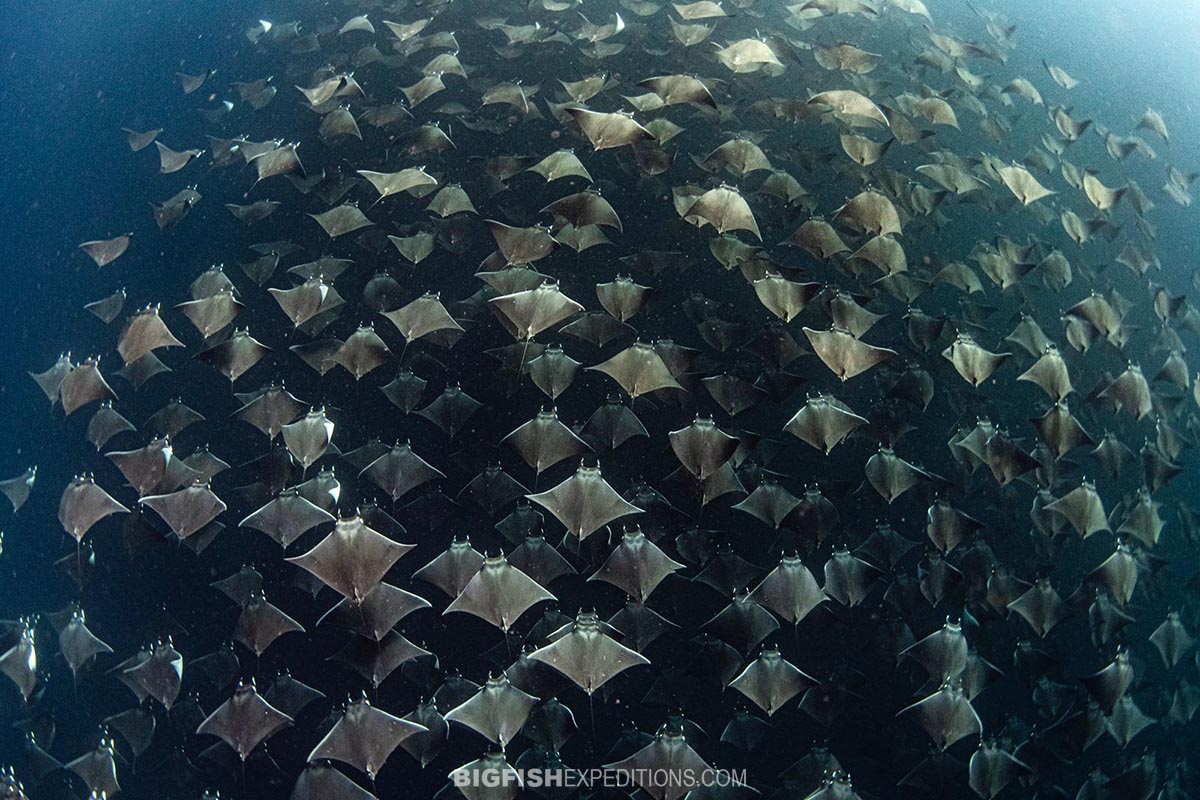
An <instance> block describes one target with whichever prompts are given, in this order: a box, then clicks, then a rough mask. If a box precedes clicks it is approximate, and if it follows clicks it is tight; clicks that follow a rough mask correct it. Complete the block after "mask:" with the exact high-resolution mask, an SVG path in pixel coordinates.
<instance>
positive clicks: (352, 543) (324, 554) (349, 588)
mask: <svg viewBox="0 0 1200 800" xmlns="http://www.w3.org/2000/svg"><path fill="white" fill-rule="evenodd" d="M412 548H413V545H406V544H400V543H399V542H394V541H392V540H391V539H389V538H387V537H386V536H384V535H383V534H381V533H379V532H378V531H376V530H373V529H372V528H369V527H367V525H366V524H365V523H364V522H363V521H362V518H361V517H358V516H354V517H350V518H349V519H340V520H338V521H337V524H336V525H334V529H333V531H331V532H330V533H329V535H328V536H326V537H325V538H324V539H322V540H321V542H320V543H319V544H317V545H316V546H315V547H314V548H313V549H311V550H309V551H308V552H307V553H305V554H304V555H300V556H296V557H294V558H288V559H286V560H287V562H288V563H290V564H295V565H296V566H298V567H301V568H302V569H304V570H306V571H308V572H310V573H312V574H313V575H314V576H315V577H316V578H317V579H319V580H320V581H321V582H322V583H324V584H325V585H327V586H329V587H330V588H332V589H333V590H334V591H336V592H338V593H339V594H340V595H342V596H343V597H345V598H346V599H347V600H349V601H350V602H352V603H354V604H355V605H359V604H361V603H362V602H363V600H364V599H365V598H366V596H367V595H368V594H370V593H371V591H373V590H374V589H375V587H376V586H378V585H379V583H380V582H381V581H382V580H383V577H384V576H385V575H386V574H387V573H388V571H389V570H390V569H391V568H392V566H393V565H394V564H395V563H396V562H397V561H399V560H400V558H401V557H403V556H404V554H405V553H407V552H408V551H409V550H411V549H412Z"/></svg>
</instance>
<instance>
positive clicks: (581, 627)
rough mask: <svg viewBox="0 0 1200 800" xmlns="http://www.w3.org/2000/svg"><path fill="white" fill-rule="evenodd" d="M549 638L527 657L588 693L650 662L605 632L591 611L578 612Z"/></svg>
mask: <svg viewBox="0 0 1200 800" xmlns="http://www.w3.org/2000/svg"><path fill="white" fill-rule="evenodd" d="M550 638H551V639H552V641H551V643H550V644H548V645H546V646H545V647H541V648H539V649H537V650H534V651H533V652H532V653H530V654H529V657H530V658H532V659H534V660H535V661H540V662H542V663H543V664H547V665H548V666H550V667H553V668H554V669H555V670H557V671H558V672H560V673H562V674H563V675H565V676H567V677H568V678H570V679H571V681H572V682H573V683H574V684H575V685H576V686H578V687H579V688H580V689H582V690H583V691H584V692H585V693H586V694H587V695H589V696H591V695H592V694H594V693H595V692H596V690H598V689H599V688H600V687H601V686H603V685H604V684H606V683H608V681H610V680H612V679H613V678H614V677H616V676H617V675H619V674H620V673H622V672H624V671H625V670H627V669H630V668H631V667H636V666H642V665H647V664H649V663H650V661H649V660H648V659H647V658H645V657H644V656H642V655H641V654H639V653H637V652H635V651H633V650H630V649H629V648H628V647H625V646H623V645H621V644H620V643H619V642H617V640H616V639H614V638H612V637H611V636H609V635H608V634H607V633H605V632H604V630H603V628H602V625H601V623H600V621H599V619H598V618H597V617H596V614H595V613H591V612H589V613H582V612H581V613H580V614H579V616H578V617H576V618H575V621H574V622H572V623H571V624H570V625H569V626H567V627H566V628H564V629H563V630H560V631H558V632H556V633H554V634H552V635H551V637H550Z"/></svg>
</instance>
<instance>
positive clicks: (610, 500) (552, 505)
mask: <svg viewBox="0 0 1200 800" xmlns="http://www.w3.org/2000/svg"><path fill="white" fill-rule="evenodd" d="M528 498H529V499H530V500H532V501H533V502H535V503H537V504H538V505H540V506H542V507H543V508H545V509H546V510H547V511H549V512H550V513H551V514H553V515H554V517H555V518H556V519H557V520H558V521H559V522H561V523H562V524H563V525H564V526H566V528H567V530H568V531H569V532H571V533H572V534H574V535H575V536H576V537H577V538H578V539H580V540H583V539H586V538H587V537H588V536H590V535H592V534H593V533H595V532H596V531H598V530H599V529H600V528H603V527H604V526H605V525H608V524H609V523H612V522H615V521H616V520H618V519H621V518H622V517H626V516H629V515H630V514H641V513H642V509H640V508H638V507H637V506H635V505H633V504H632V503H629V502H626V501H625V500H624V499H622V497H621V495H619V494H617V492H616V490H615V489H613V488H612V486H610V485H609V484H608V482H607V481H606V480H604V477H603V476H602V475H601V474H600V468H599V467H598V466H597V467H588V466H584V465H583V464H580V465H579V468H578V469H577V470H576V471H575V474H574V475H572V476H571V477H569V478H567V479H566V480H565V481H563V482H562V483H560V484H559V485H558V486H555V487H554V488H553V489H550V490H548V491H545V492H542V493H540V494H531V495H528Z"/></svg>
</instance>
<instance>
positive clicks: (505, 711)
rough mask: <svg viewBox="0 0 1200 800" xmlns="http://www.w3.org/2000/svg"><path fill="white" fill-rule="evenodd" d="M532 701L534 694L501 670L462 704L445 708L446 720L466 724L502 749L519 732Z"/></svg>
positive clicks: (535, 699)
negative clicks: (522, 688)
mask: <svg viewBox="0 0 1200 800" xmlns="http://www.w3.org/2000/svg"><path fill="white" fill-rule="evenodd" d="M535 702H537V698H536V697H534V696H533V695H530V694H527V693H526V692H523V691H521V690H520V689H518V688H517V687H516V686H513V685H512V684H511V683H509V681H508V677H507V676H505V675H504V674H503V673H501V674H500V675H497V676H495V677H491V678H488V681H487V683H485V684H484V685H483V686H481V687H480V688H479V691H478V692H477V693H476V694H475V695H473V696H472V697H470V698H469V699H468V700H467V701H466V702H464V703H463V704H462V705H460V706H457V707H455V708H452V709H450V710H449V711H448V712H446V720H447V721H448V722H457V723H458V724H460V725H465V726H467V727H468V728H470V729H471V730H473V731H475V732H476V733H478V734H479V735H481V736H483V737H484V738H485V739H487V740H488V741H489V742H492V743H494V744H498V745H500V748H501V749H504V748H506V747H507V746H508V743H509V742H511V741H512V740H513V737H515V736H516V735H517V734H518V733H519V732H520V730H521V727H522V726H523V725H524V724H525V720H527V719H528V718H529V712H530V711H531V710H532V709H533V704H534V703H535Z"/></svg>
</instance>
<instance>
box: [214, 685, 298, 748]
mask: <svg viewBox="0 0 1200 800" xmlns="http://www.w3.org/2000/svg"><path fill="white" fill-rule="evenodd" d="M292 724H293V720H292V718H291V717H289V716H287V715H286V714H284V713H283V712H282V711H279V710H278V709H276V708H274V707H272V706H271V704H270V703H268V702H267V701H266V700H264V699H263V697H262V695H260V694H259V693H258V690H257V689H256V688H255V686H254V683H253V682H251V683H249V684H245V683H243V684H239V685H238V687H237V689H235V690H234V693H233V696H232V697H230V698H229V699H228V700H226V701H225V702H224V703H222V704H221V705H220V706H219V707H218V708H217V710H216V711H214V712H213V713H212V714H211V715H209V717H208V718H207V719H206V720H204V722H202V723H201V724H200V727H199V728H197V729H196V733H197V734H210V735H212V736H216V737H218V738H220V739H221V740H222V741H223V742H225V743H226V744H228V745H229V746H230V747H232V748H233V749H234V751H235V752H237V754H238V757H239V758H240V759H241V760H242V761H245V760H246V758H247V756H249V755H250V753H251V752H253V751H254V749H255V748H257V747H258V746H259V745H260V744H262V743H263V742H265V741H266V740H267V739H269V738H270V737H272V736H274V735H275V734H276V733H278V732H279V731H281V730H283V729H284V728H287V727H289V726H291V725H292Z"/></svg>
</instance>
